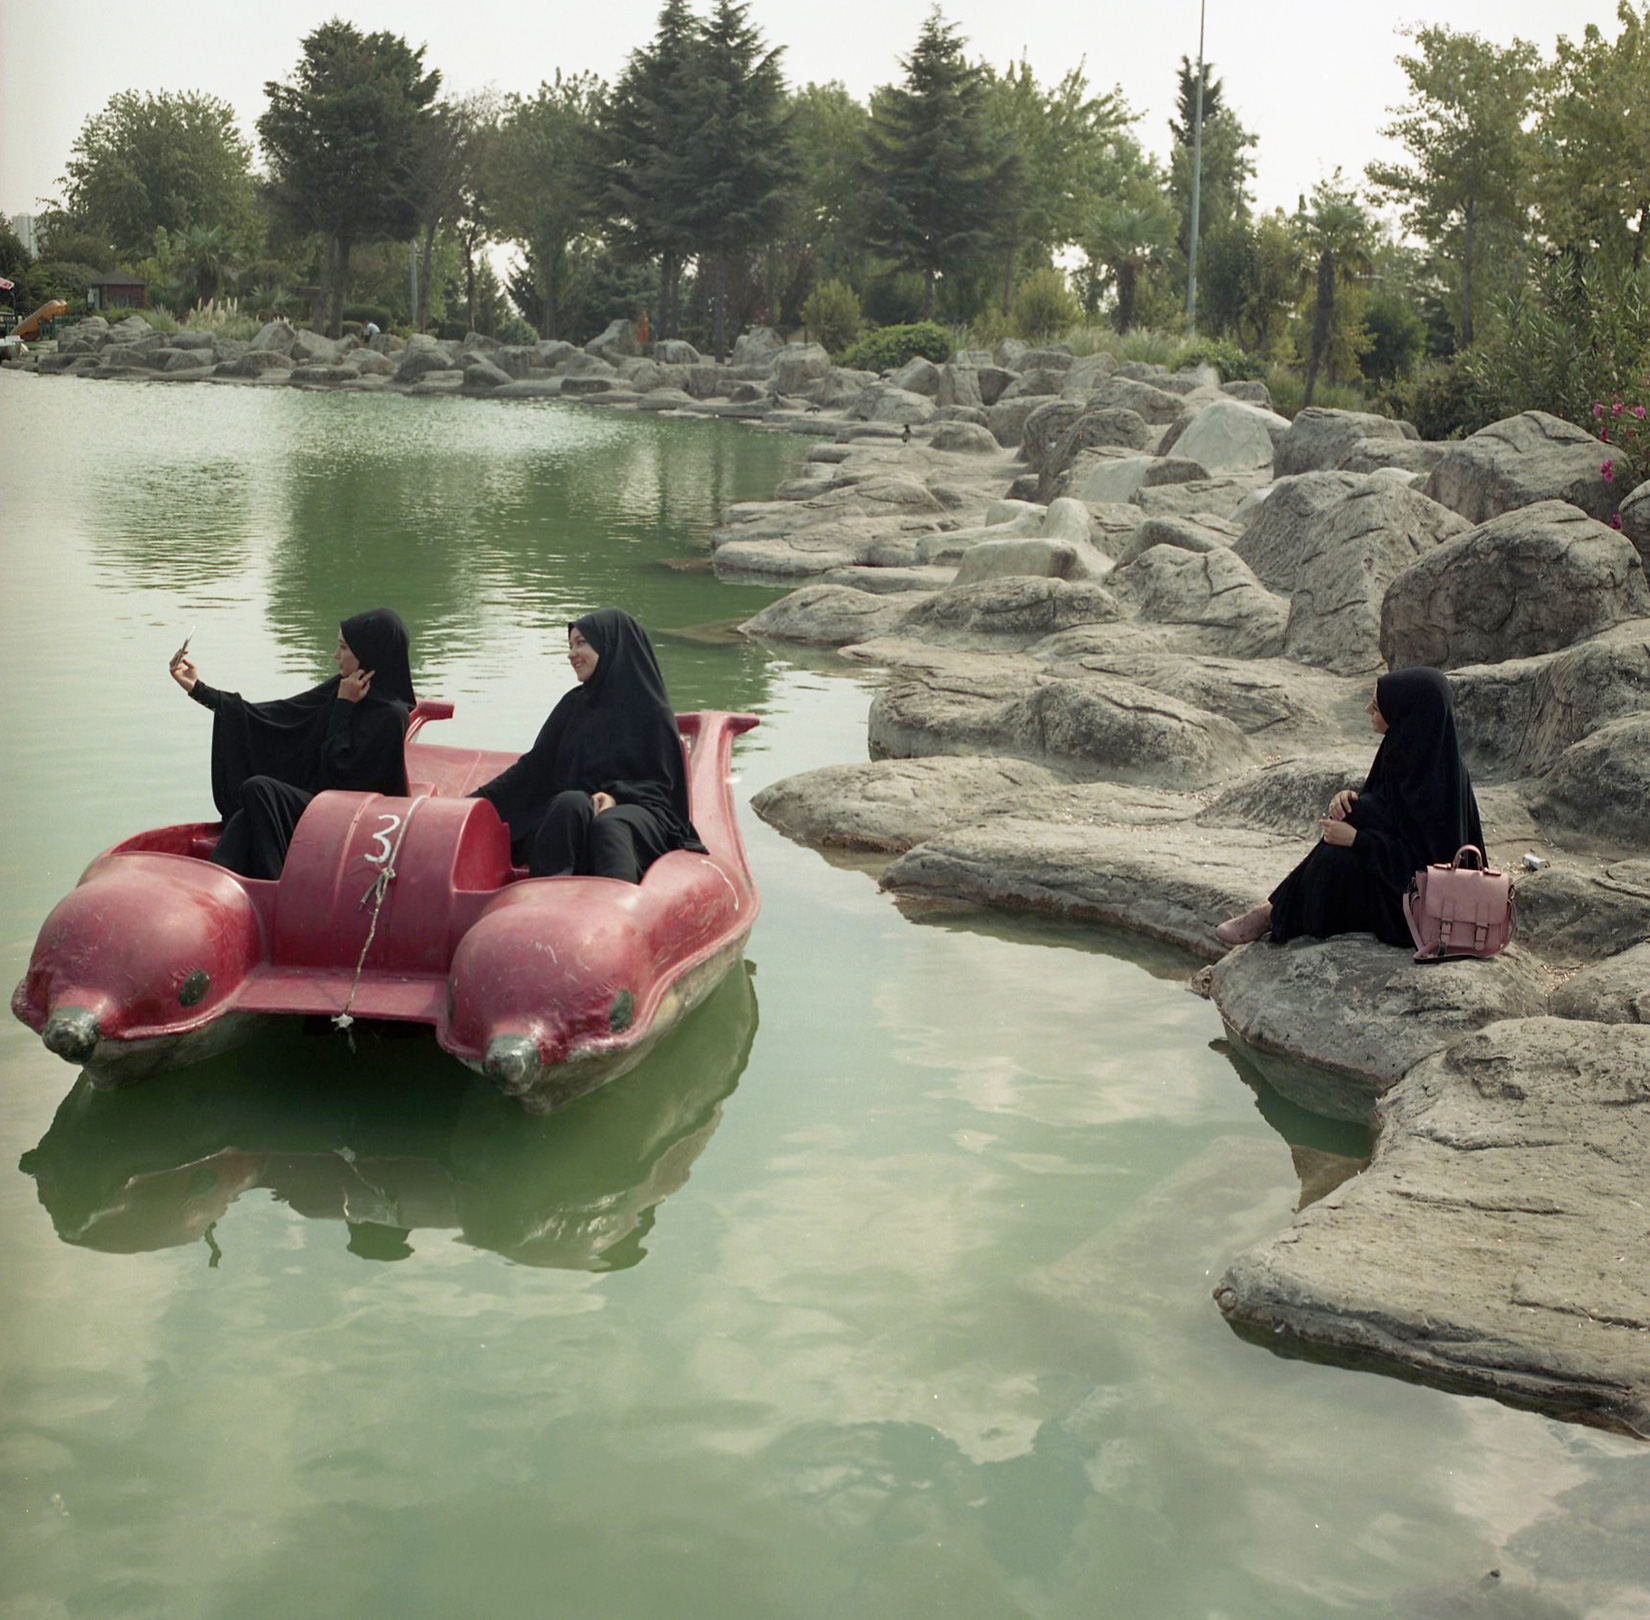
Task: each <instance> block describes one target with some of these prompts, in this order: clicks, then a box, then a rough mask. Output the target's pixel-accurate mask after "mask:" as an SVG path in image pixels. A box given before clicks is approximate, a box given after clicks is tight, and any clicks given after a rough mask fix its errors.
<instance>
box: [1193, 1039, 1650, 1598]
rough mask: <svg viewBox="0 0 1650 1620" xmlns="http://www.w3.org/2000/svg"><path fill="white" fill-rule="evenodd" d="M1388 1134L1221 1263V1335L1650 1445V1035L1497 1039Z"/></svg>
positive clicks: (1466, 1056) (1445, 1060)
mask: <svg viewBox="0 0 1650 1620" xmlns="http://www.w3.org/2000/svg"><path fill="white" fill-rule="evenodd" d="M1380 1119H1381V1131H1380V1137H1379V1140H1378V1141H1377V1144H1376V1148H1375V1157H1374V1161H1373V1162H1372V1164H1371V1165H1370V1167H1369V1168H1368V1169H1367V1170H1365V1171H1364V1173H1363V1174H1362V1175H1360V1176H1357V1177H1355V1178H1354V1179H1352V1180H1350V1181H1348V1182H1345V1183H1343V1184H1342V1185H1341V1186H1340V1187H1339V1188H1337V1189H1336V1190H1335V1191H1333V1192H1331V1193H1330V1194H1329V1195H1328V1196H1327V1197H1326V1198H1324V1199H1322V1200H1321V1201H1320V1202H1318V1203H1316V1204H1313V1205H1312V1206H1311V1207H1310V1208H1308V1209H1306V1210H1304V1211H1302V1212H1301V1214H1299V1215H1298V1216H1297V1217H1296V1219H1295V1222H1294V1224H1293V1226H1291V1227H1290V1228H1289V1230H1288V1231H1286V1232H1284V1233H1283V1234H1282V1235H1281V1236H1279V1237H1277V1238H1275V1239H1273V1240H1272V1241H1270V1242H1268V1243H1265V1244H1263V1245H1261V1246H1260V1247H1259V1248H1257V1249H1254V1250H1251V1251H1250V1252H1249V1253H1247V1254H1245V1255H1243V1256H1241V1257H1240V1258H1239V1259H1238V1260H1237V1261H1235V1262H1234V1263H1233V1265H1232V1266H1231V1268H1230V1269H1229V1270H1228V1271H1227V1273H1226V1275H1225V1276H1224V1277H1223V1278H1222V1279H1221V1282H1220V1285H1219V1286H1218V1287H1217V1288H1216V1290H1215V1299H1216V1301H1217V1302H1218V1303H1219V1305H1220V1308H1221V1310H1222V1311H1224V1312H1225V1313H1226V1317H1227V1320H1228V1321H1229V1322H1230V1323H1231V1324H1232V1325H1233V1326H1234V1327H1235V1328H1237V1329H1238V1330H1239V1331H1240V1332H1242V1333H1244V1334H1245V1335H1246V1336H1253V1337H1255V1338H1256V1339H1258V1340H1259V1341H1260V1342H1261V1343H1263V1344H1266V1345H1268V1346H1270V1347H1272V1348H1273V1349H1275V1350H1280V1351H1282V1352H1284V1353H1285V1354H1288V1355H1296V1356H1309V1357H1311V1358H1312V1359H1314V1360H1322V1361H1330V1362H1338V1363H1343V1364H1346V1365H1350V1366H1355V1367H1359V1368H1373V1369H1379V1370H1383V1371H1388V1372H1392V1373H1396V1374H1397V1375H1399V1376H1400V1377H1403V1378H1406V1379H1418V1380H1420V1381H1422V1382H1424V1383H1430V1384H1435V1385H1437V1386H1439V1387H1441V1388H1444V1389H1449V1390H1456V1391H1460V1392H1463V1393H1470V1394H1477V1395H1489V1396H1492V1397H1494V1398H1495V1399H1497V1400H1501V1401H1506V1402H1508V1403H1510V1404H1512V1405H1515V1406H1524V1407H1530V1408H1533V1409H1535V1410H1537V1411H1541V1412H1546V1413H1549V1414H1550V1415H1552V1416H1555V1417H1560V1418H1565V1419H1570V1420H1573V1421H1577V1422H1583V1423H1588V1424H1594V1425H1598V1426H1600V1427H1603V1428H1609V1429H1616V1430H1619V1431H1621V1432H1624V1433H1628V1434H1633V1435H1637V1436H1639V1437H1640V1438H1650V1206H1647V1204H1646V1200H1645V1198H1644V1167H1645V1165H1646V1164H1647V1163H1650V1029H1645V1028H1643V1027H1640V1026H1635V1025H1626V1024H1617V1025H1603V1024H1581V1023H1571V1022H1567V1021H1565V1020H1563V1019H1557V1018H1532V1019H1527V1020H1519V1021H1513V1022H1507V1023H1498V1024H1495V1025H1492V1026H1491V1027H1490V1028H1487V1029H1483V1030H1480V1031H1479V1032H1477V1033H1476V1034H1472V1035H1469V1036H1467V1037H1465V1038H1464V1039H1461V1040H1458V1041H1456V1042H1455V1043H1453V1044H1452V1045H1451V1046H1450V1047H1449V1049H1448V1050H1447V1051H1444V1052H1440V1053H1438V1054H1437V1055H1436V1056H1433V1057H1430V1058H1429V1059H1428V1060H1427V1061H1426V1062H1424V1063H1422V1064H1421V1065H1420V1066H1418V1067H1417V1068H1416V1069H1415V1070H1414V1071H1413V1072H1412V1073H1410V1074H1409V1075H1408V1076H1407V1078H1406V1079H1405V1080H1404V1082H1403V1084H1402V1085H1400V1086H1398V1087H1397V1088H1395V1089H1394V1090H1393V1091H1392V1092H1391V1093H1390V1094H1389V1095H1388V1096H1387V1098H1386V1099H1385V1100H1384V1102H1383V1103H1382V1105H1381V1110H1380ZM1485 1612H1486V1613H1487V1612H1488V1611H1487V1610H1486V1611H1485Z"/></svg>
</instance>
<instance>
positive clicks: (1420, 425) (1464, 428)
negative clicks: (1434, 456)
mask: <svg viewBox="0 0 1650 1620" xmlns="http://www.w3.org/2000/svg"><path fill="white" fill-rule="evenodd" d="M1463 360H1464V356H1461V355H1456V356H1455V357H1454V358H1453V359H1450V360H1434V361H1431V362H1429V363H1428V364H1426V365H1423V366H1419V367H1417V368H1416V369H1415V370H1414V371H1412V372H1410V373H1409V375H1407V376H1404V377H1399V378H1397V379H1395V380H1394V381H1393V382H1392V383H1390V384H1389V385H1388V386H1387V387H1386V388H1384V389H1382V390H1381V392H1380V393H1379V394H1377V395H1376V396H1375V404H1376V407H1377V408H1378V409H1379V410H1380V411H1382V412H1383V413H1384V414H1385V415H1387V416H1395V417H1398V418H1399V419H1400V420H1402V421H1405V422H1413V423H1414V424H1415V430H1416V432H1417V433H1419V434H1420V435H1421V437H1422V438H1423V439H1463V438H1465V437H1466V436H1467V435H1468V434H1469V433H1476V432H1477V431H1478V430H1479V428H1481V427H1488V426H1489V425H1490V423H1491V422H1493V421H1494V420H1495V418H1494V417H1493V416H1489V415H1486V414H1485V410H1484V404H1483V401H1482V400H1481V399H1480V398H1479V397H1478V394H1477V392H1476V391H1475V389H1474V388H1473V385H1472V378H1471V377H1470V376H1469V374H1468V372H1467V368H1466V366H1465V365H1464V364H1463Z"/></svg>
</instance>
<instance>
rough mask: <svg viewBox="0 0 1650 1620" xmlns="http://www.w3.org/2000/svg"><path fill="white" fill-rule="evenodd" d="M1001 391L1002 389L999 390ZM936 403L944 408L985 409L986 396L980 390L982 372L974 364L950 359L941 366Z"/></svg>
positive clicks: (935, 395) (935, 396)
mask: <svg viewBox="0 0 1650 1620" xmlns="http://www.w3.org/2000/svg"><path fill="white" fill-rule="evenodd" d="M999 392H1001V390H999ZM934 403H935V404H936V405H938V406H939V407H940V408H941V409H942V410H943V409H946V408H956V407H961V408H963V409H965V410H976V411H978V410H983V409H984V408H985V397H984V395H983V394H981V392H980V374H979V372H978V371H976V370H975V368H974V367H973V366H970V365H962V364H959V363H958V362H957V361H955V360H951V361H948V362H947V363H946V364H945V365H943V366H941V367H940V380H939V387H938V388H937V389H936V390H935V393H934Z"/></svg>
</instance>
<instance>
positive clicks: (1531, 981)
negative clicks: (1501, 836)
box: [1209, 845, 1547, 1120]
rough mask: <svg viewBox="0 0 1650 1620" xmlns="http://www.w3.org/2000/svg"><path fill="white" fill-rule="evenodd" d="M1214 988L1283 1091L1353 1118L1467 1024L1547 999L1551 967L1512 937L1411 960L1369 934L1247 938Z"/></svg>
mask: <svg viewBox="0 0 1650 1620" xmlns="http://www.w3.org/2000/svg"><path fill="white" fill-rule="evenodd" d="M1295 848H1296V854H1297V857H1299V856H1304V855H1305V854H1306V853H1307V850H1306V848H1305V847H1303V846H1301V845H1296V846H1295ZM1290 864H1293V863H1290ZM1288 869H1289V868H1288V866H1284V867H1282V868H1280V869H1279V870H1278V872H1277V873H1276V876H1275V877H1274V878H1273V880H1272V881H1273V884H1274V885H1275V884H1276V883H1277V882H1278V881H1279V880H1280V879H1282V878H1283V877H1284V876H1285V874H1286V872H1287V871H1288ZM1260 898H1261V896H1260V895H1256V896H1255V897H1254V899H1252V900H1251V901H1250V902H1249V904H1251V905H1253V904H1254V903H1255V902H1256V901H1257V900H1259V899H1260ZM1209 994H1210V997H1211V999H1212V1000H1213V1001H1214V1004H1215V1006H1216V1007H1217V1008H1218V1009H1219V1011H1220V1016H1221V1018H1222V1019H1224V1020H1225V1023H1226V1028H1227V1031H1228V1033H1229V1034H1230V1035H1231V1037H1232V1040H1233V1042H1234V1043H1235V1044H1236V1045H1237V1046H1238V1047H1239V1048H1240V1050H1242V1051H1243V1053H1244V1054H1245V1055H1246V1056H1247V1057H1248V1058H1249V1059H1250V1060H1251V1061H1252V1062H1253V1063H1254V1065H1255V1067H1256V1068H1257V1069H1259V1070H1260V1071H1261V1073H1262V1074H1264V1075H1265V1076H1266V1078H1267V1079H1268V1080H1269V1081H1270V1082H1271V1083H1272V1085H1274V1086H1275V1087H1276V1088H1277V1089H1278V1090H1279V1091H1281V1092H1282V1093H1283V1094H1284V1096H1286V1097H1288V1098H1290V1099H1291V1100H1292V1101H1294V1102H1298V1103H1299V1104H1300V1105H1301V1106H1302V1107H1303V1108H1309V1109H1311V1110H1312V1112H1313V1113H1316V1114H1325V1115H1328V1116H1329V1117H1330V1118H1331V1119H1355V1120H1367V1119H1369V1118H1370V1117H1371V1116H1372V1113H1373V1109H1374V1104H1375V1099H1376V1098H1377V1097H1379V1096H1380V1095H1381V1094H1382V1093H1383V1092H1385V1091H1387V1090H1389V1089H1390V1088H1391V1087H1393V1086H1395V1085H1396V1084H1397V1083H1398V1081H1399V1080H1401V1079H1402V1078H1403V1076H1404V1075H1405V1074H1406V1073H1407V1072H1408V1071H1409V1070H1410V1069H1412V1068H1413V1067H1414V1066H1415V1065H1416V1064H1417V1063H1419V1062H1420V1061H1421V1060H1422V1059H1423V1058H1426V1057H1430V1056H1431V1055H1432V1054H1433V1053H1434V1052H1438V1051H1442V1050H1443V1048H1444V1047H1446V1046H1448V1045H1449V1044H1450V1043H1451V1042H1453V1041H1456V1040H1459V1039H1460V1037H1461V1036H1462V1035H1464V1034H1466V1033H1468V1032H1469V1031H1471V1030H1475V1029H1480V1028H1482V1027H1483V1026H1484V1025H1485V1024H1490V1023H1494V1022H1495V1021H1496V1020H1498V1019H1502V1018H1528V1017H1532V1016H1534V1015H1535V1014H1537V1013H1542V1012H1545V1011H1546V1007H1547V992H1546V980H1545V977H1544V975H1543V974H1542V972H1541V969H1540V968H1539V967H1538V966H1537V964H1536V962H1535V960H1534V958H1533V957H1531V956H1530V955H1528V954H1527V953H1526V952H1525V951H1523V950H1522V949H1520V948H1519V947H1518V946H1516V945H1514V946H1510V947H1509V948H1508V949H1507V950H1505V951H1503V952H1502V953H1501V955H1500V956H1497V957H1495V958H1494V959H1493V960H1490V961H1485V962H1480V961H1473V960H1467V959H1456V960H1451V961H1446V962H1416V961H1414V960H1413V959H1412V955H1411V953H1410V952H1409V951H1408V950H1406V949H1400V948H1398V947H1396V946H1392V945H1383V944H1381V943H1380V942H1379V941H1378V940H1376V939H1374V938H1373V937H1372V936H1371V935H1369V934H1342V935H1339V936H1337V937H1336V938H1334V939H1297V940H1293V941H1291V942H1290V943H1289V944H1288V945H1273V944H1272V943H1270V942H1269V941H1265V942H1262V943H1261V944H1258V945H1246V946H1243V947H1241V948H1240V949H1238V950H1235V951H1233V952H1231V953H1230V954H1229V955H1227V956H1225V957H1223V958H1222V959H1221V961H1220V962H1219V963H1218V964H1217V965H1216V967H1215V970H1214V973H1213V974H1212V975H1211V977H1210V980H1209Z"/></svg>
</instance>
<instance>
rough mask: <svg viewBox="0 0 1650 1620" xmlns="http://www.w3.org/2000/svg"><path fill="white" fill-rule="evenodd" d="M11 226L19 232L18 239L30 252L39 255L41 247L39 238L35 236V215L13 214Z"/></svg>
mask: <svg viewBox="0 0 1650 1620" xmlns="http://www.w3.org/2000/svg"><path fill="white" fill-rule="evenodd" d="M11 228H12V229H13V230H14V231H16V232H17V239H18V241H20V242H21V243H22V244H23V246H24V247H26V248H27V249H28V250H29V252H30V253H32V254H34V255H36V256H37V257H38V255H39V253H40V247H39V244H38V239H37V238H36V236H35V230H34V215H33V214H13V215H12V216H11Z"/></svg>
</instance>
